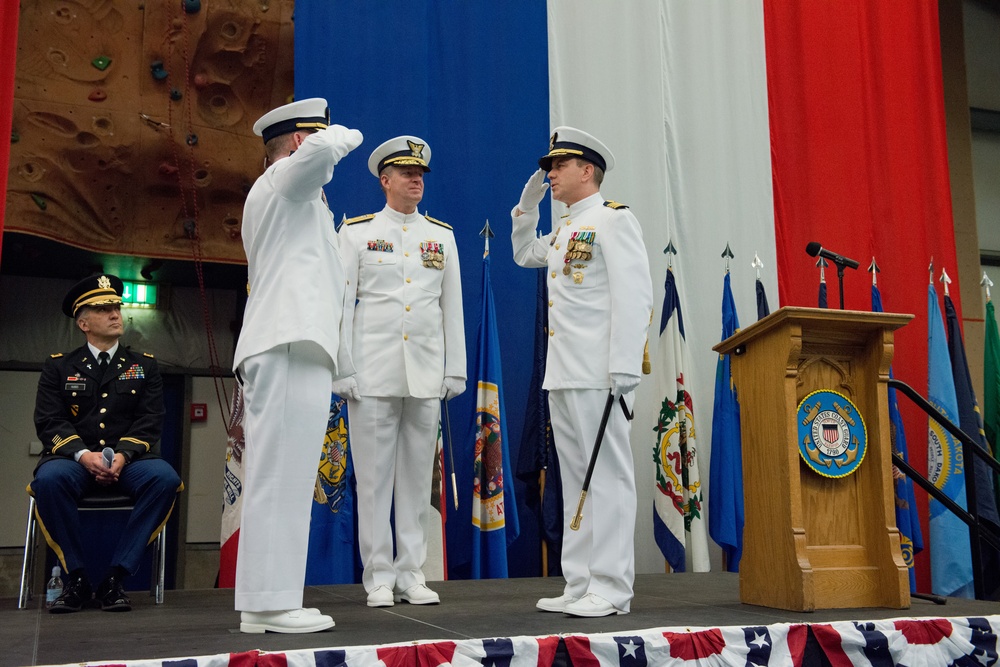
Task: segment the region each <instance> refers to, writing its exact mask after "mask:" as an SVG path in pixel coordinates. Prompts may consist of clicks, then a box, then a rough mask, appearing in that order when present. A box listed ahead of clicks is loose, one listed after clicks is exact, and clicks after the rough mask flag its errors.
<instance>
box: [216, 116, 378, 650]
mask: <svg viewBox="0 0 1000 667" xmlns="http://www.w3.org/2000/svg"><path fill="white" fill-rule="evenodd" d="M253 130H254V133H255V134H257V135H260V136H261V137H263V139H264V146H265V151H266V154H267V164H269V165H270V166H268V167H267V169H266V171H265V172H264V173H263V174H262V175H261V176H260V177H259V178H258V179H257V181H256V182H255V183H254V185H253V187H252V188H251V189H250V193H249V194H248V195H247V200H246V205H245V207H244V211H243V248H244V250H245V251H246V256H247V265H248V269H249V275H250V281H249V287H248V288H249V297H248V298H247V305H246V312H245V313H244V318H243V329H242V331H241V332H240V338H239V342H238V344H237V346H236V353H235V359H234V361H233V364H234V368H235V369H236V371H237V373H238V374H239V377H240V378H241V379H242V382H243V390H244V393H245V396H246V413H245V419H244V428H245V433H246V452H245V454H244V459H243V461H244V465H245V466H246V477H245V479H244V482H243V514H242V518H241V521H240V538H239V540H240V541H239V559H238V561H237V566H236V609H237V610H239V611H241V612H242V613H241V623H240V629H241V630H242V631H243V632H265V631H272V632H290V633H299V632H315V631H318V630H324V629H326V628H329V627H332V626H333V625H334V623H333V619H331V618H330V617H329V616H326V615H323V614H320V613H319V612H318V611H317V610H315V609H303V608H302V595H303V585H304V582H305V570H306V556H307V551H308V543H309V518H310V510H311V507H310V506H311V504H312V493H313V487H314V485H315V481H316V469H317V468H316V467H317V465H318V464H319V460H320V454H321V453H322V448H323V438H324V435H325V433H326V424H327V418H328V414H329V409H330V387H331V385H332V382H333V380H334V379H336V378H339V377H341V376H343V375H349V374H351V373H353V372H354V368H353V365H352V363H351V360H350V353H349V352H348V350H347V348H346V347H344V346H343V339H342V336H341V331H340V329H341V324H342V320H343V314H344V296H345V290H344V286H345V282H346V281H345V278H344V269H343V265H342V264H341V262H340V249H339V244H338V240H339V239H338V236H337V233H336V229H335V227H334V223H333V216H332V215H331V213H330V209H329V208H328V207H327V205H326V202H325V199H324V197H323V190H322V188H323V185H325V184H326V183H328V182H329V181H330V178H331V177H332V176H333V168H334V166H335V165H336V164H337V163H338V162H339V161H340V160H341V159H342V158H343V157H344V156H345V155H347V154H348V153H349V152H350V151H351V150H353V149H354V148H356V147H357V146H358V145H359V144H361V141H362V136H361V133H360V132H359V131H357V130H349V129H347V128H346V127H343V126H341V125H329V110H328V109H327V104H326V100H323V99H319V98H312V99H307V100H301V101H299V102H293V103H291V104H287V105H285V106H282V107H279V108H277V109H274V110H273V111H270V112H269V113H267V114H265V115H264V116H262V117H261V118H260V120H258V121H257V122H256V123H255V124H254V127H253Z"/></svg>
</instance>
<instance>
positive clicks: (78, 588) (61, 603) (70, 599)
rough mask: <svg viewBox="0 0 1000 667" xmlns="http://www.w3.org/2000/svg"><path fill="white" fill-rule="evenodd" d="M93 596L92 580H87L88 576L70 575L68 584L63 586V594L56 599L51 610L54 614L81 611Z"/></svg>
mask: <svg viewBox="0 0 1000 667" xmlns="http://www.w3.org/2000/svg"><path fill="white" fill-rule="evenodd" d="M91 597H92V593H91V590H90V582H89V581H87V578H86V577H83V576H79V575H77V576H75V577H70V578H69V580H68V581H67V582H66V585H65V586H63V592H62V595H60V596H59V597H58V598H56V601H55V602H53V603H52V606H51V607H49V612H50V613H52V614H69V613H72V612H74V611H80V610H81V609H82V608H83V605H85V604H87V603H88V602H90V598H91Z"/></svg>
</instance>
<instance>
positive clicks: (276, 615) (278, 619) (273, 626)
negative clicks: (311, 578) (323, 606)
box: [240, 609, 335, 634]
mask: <svg viewBox="0 0 1000 667" xmlns="http://www.w3.org/2000/svg"><path fill="white" fill-rule="evenodd" d="M334 625H335V623H334V622H333V619H332V618H330V617H329V616H325V615H323V614H318V613H317V614H311V613H309V610H306V609H289V610H285V611H243V612H240V632H246V633H248V634H260V633H262V632H283V633H286V634H300V633H306V632H319V631H320V630H327V629H329V628H332V627H333V626H334Z"/></svg>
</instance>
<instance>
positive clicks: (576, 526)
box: [569, 490, 587, 530]
mask: <svg viewBox="0 0 1000 667" xmlns="http://www.w3.org/2000/svg"><path fill="white" fill-rule="evenodd" d="M586 500H587V492H586V491H585V490H584V491H581V492H580V504H579V505H577V506H576V515H574V516H573V520H572V521H570V522H569V527H570V528H572V529H573V530H580V521H581V520H582V519H583V503H584V502H586Z"/></svg>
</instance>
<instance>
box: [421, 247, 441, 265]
mask: <svg viewBox="0 0 1000 667" xmlns="http://www.w3.org/2000/svg"><path fill="white" fill-rule="evenodd" d="M420 259H421V260H422V261H423V263H424V266H426V267H427V268H428V269H437V270H439V271H440V270H442V269H444V245H442V244H441V243H439V242H438V241H424V242H422V243H421V244H420Z"/></svg>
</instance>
